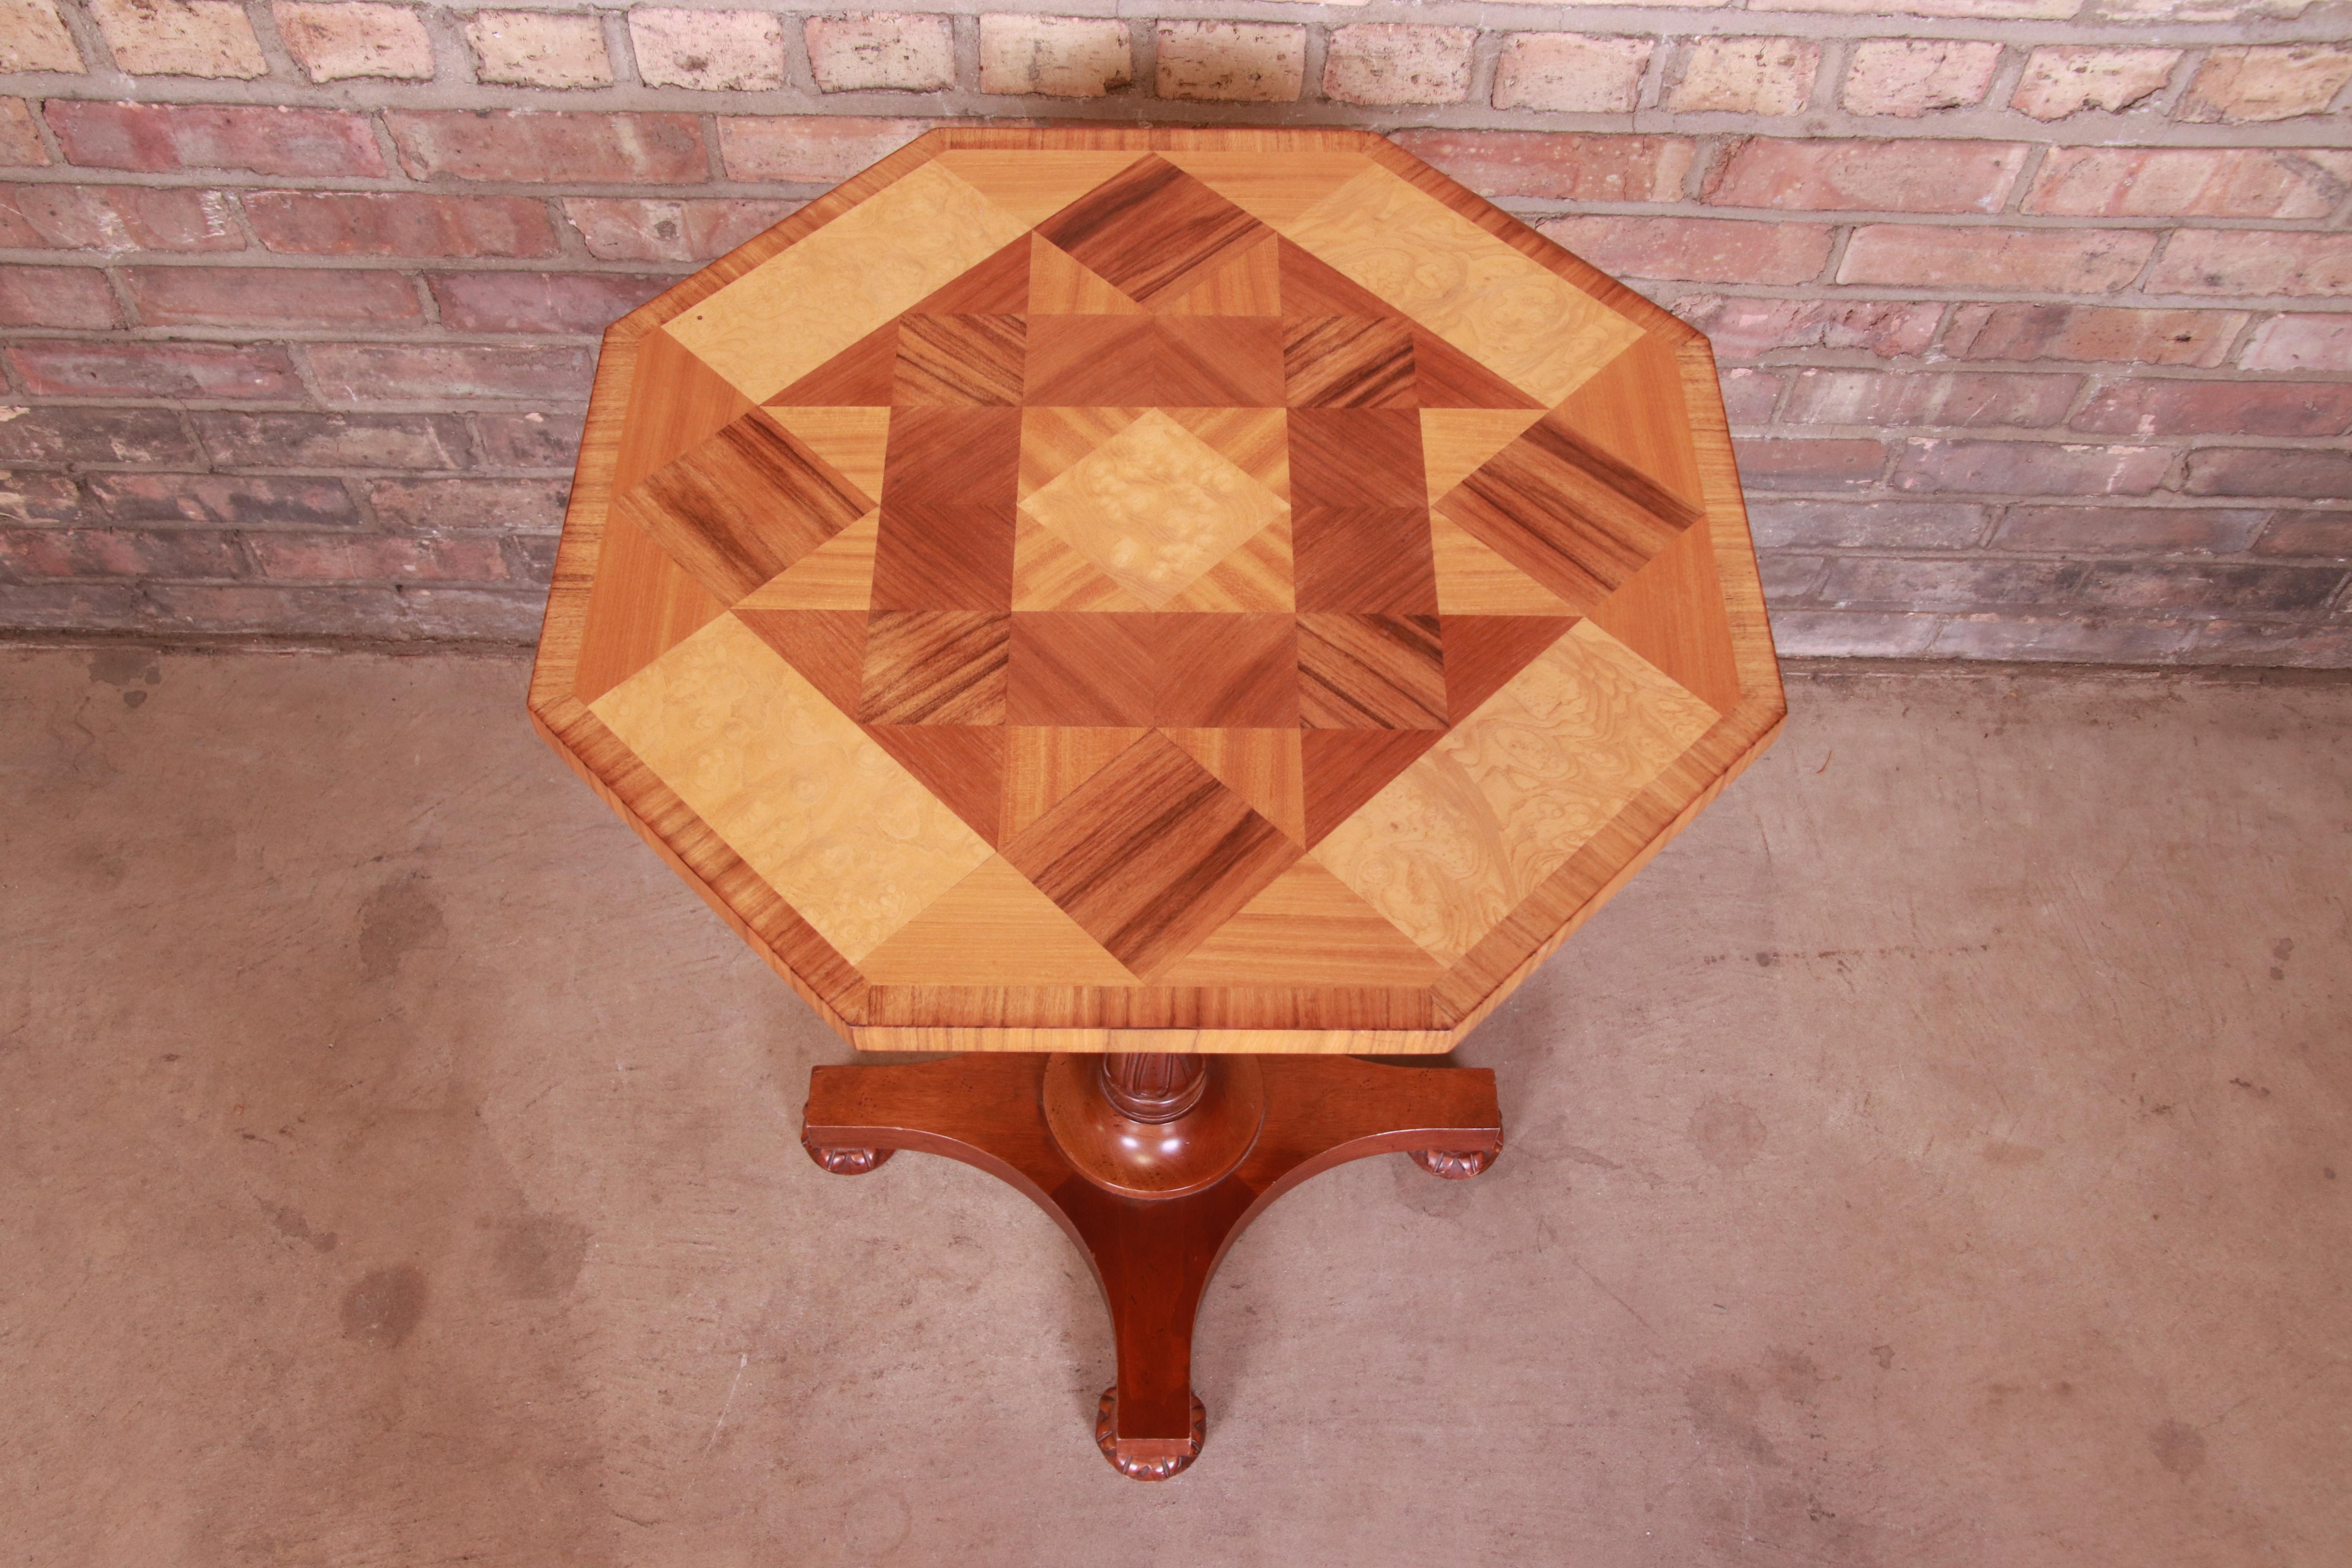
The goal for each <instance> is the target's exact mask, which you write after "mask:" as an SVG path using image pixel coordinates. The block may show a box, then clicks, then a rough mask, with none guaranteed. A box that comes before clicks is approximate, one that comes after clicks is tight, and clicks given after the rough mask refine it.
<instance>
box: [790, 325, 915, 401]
mask: <svg viewBox="0 0 2352 1568" xmlns="http://www.w3.org/2000/svg"><path fill="white" fill-rule="evenodd" d="M897 381H898V322H897V321H895V320H894V321H891V322H890V324H889V325H887V326H885V327H877V328H876V329H875V330H874V331H870V332H868V333H866V335H865V336H864V337H862V338H860V339H858V340H857V341H856V342H854V343H852V344H850V345H849V346H848V347H847V348H845V349H844V350H842V351H841V352H840V353H837V354H835V355H834V356H833V357H832V358H831V359H829V360H827V361H825V362H824V363H823V364H821V365H819V366H817V367H816V368H815V369H814V370H813V371H811V372H809V373H808V374H806V375H804V376H803V377H801V378H800V379H799V380H798V381H796V382H794V383H793V384H791V385H790V386H788V387H786V388H784V389H783V391H782V392H779V393H778V394H776V395H774V396H773V397H771V398H769V399H768V403H769V405H770V406H773V405H777V404H780V403H782V404H797V405H804V406H814V407H820V408H846V407H852V406H859V407H868V408H870V407H875V406H877V405H879V406H883V407H887V406H888V405H889V402H890V392H891V389H892V387H893V386H894V385H895V384H897Z"/></svg>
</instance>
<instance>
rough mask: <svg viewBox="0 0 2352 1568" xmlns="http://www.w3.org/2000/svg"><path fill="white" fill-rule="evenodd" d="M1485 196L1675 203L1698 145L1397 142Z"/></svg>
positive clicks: (1534, 139)
mask: <svg viewBox="0 0 2352 1568" xmlns="http://www.w3.org/2000/svg"><path fill="white" fill-rule="evenodd" d="M1393 140H1394V141H1395V142H1396V143H1397V145H1398V146H1400V147H1402V148H1403V149H1404V150H1405V151H1406V152H1408V153H1412V155H1413V156H1414V157H1416V158H1419V159H1421V160H1423V162H1424V163H1431V164H1433V165H1435V166H1436V167H1437V168H1439V169H1441V170H1443V171H1444V172H1445V173H1446V174H1451V175H1452V176H1453V177H1454V178H1455V179H1457V180H1459V181H1461V182H1462V183H1463V184H1465V185H1467V186H1469V187H1470V188H1471V189H1472V190H1474V191H1476V192H1477V193H1478V194H1479V195H1486V196H1541V197H1546V198H1549V199H1553V200H1559V201H1582V202H1675V201H1680V200H1681V199H1682V195H1683V176H1684V175H1685V174H1688V173H1689V172H1690V167H1691V159H1692V157H1693V154H1694V150H1695V149H1696V146H1697V143H1696V142H1692V141H1691V140H1689V139H1688V138H1687V137H1682V136H1592V135H1581V134H1579V133H1577V132H1542V131H1403V132H1398V133H1397V135H1396V136H1395V137H1394V138H1393Z"/></svg>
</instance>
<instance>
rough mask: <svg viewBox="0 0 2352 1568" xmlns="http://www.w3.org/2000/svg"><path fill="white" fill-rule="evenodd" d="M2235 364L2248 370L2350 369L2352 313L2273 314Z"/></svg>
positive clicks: (2351, 368) (2259, 328)
mask: <svg viewBox="0 0 2352 1568" xmlns="http://www.w3.org/2000/svg"><path fill="white" fill-rule="evenodd" d="M2238 363H2240V364H2242V365H2243V366H2245V367H2246V368H2247V369H2248V370H2352V315H2347V316H2273V317H2272V318H2271V319H2270V320H2269V321H2264V322H2263V324H2262V325H2261V326H2259V327H2257V328H2255V329H2254V335H2253V336H2252V337H2251V338H2249V339H2247V340H2246V346H2245V349H2244V351H2243V352H2242V353H2240V354H2239V355H2238Z"/></svg>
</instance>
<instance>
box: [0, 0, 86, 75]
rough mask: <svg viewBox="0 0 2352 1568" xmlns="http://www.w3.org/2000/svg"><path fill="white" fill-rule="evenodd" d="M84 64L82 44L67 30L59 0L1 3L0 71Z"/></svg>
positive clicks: (72, 67)
mask: <svg viewBox="0 0 2352 1568" xmlns="http://www.w3.org/2000/svg"><path fill="white" fill-rule="evenodd" d="M81 68H82V60H81V46H80V45H79V44H77V43H75V42H74V41H73V35H72V34H71V33H68V31H66V24H65V19H64V18H63V17H61V16H58V8H57V5H56V4H55V0H5V4H0V72H15V71H78V70H79V69H81Z"/></svg>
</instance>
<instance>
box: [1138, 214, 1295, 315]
mask: <svg viewBox="0 0 2352 1568" xmlns="http://www.w3.org/2000/svg"><path fill="white" fill-rule="evenodd" d="M1281 246H1282V242H1281V241H1280V240H1279V239H1276V237H1274V236H1273V235H1270V234H1269V235H1267V236H1266V237H1265V238H1264V239H1263V240H1260V241H1259V242H1258V243H1257V244H1255V245H1253V246H1251V247H1249V248H1248V249H1247V250H1244V251H1243V252H1242V253H1241V254H1240V255H1239V256H1236V257H1234V258H1233V259H1232V260H1231V261H1228V262H1226V263H1225V264H1224V265H1223V266H1222V267H1219V268H1216V269H1215V270H1214V271H1213V272H1211V273H1209V274H1208V275H1207V276H1206V277H1204V278H1202V279H1201V280H1200V281H1199V282H1197V283H1195V284H1193V285H1192V287H1190V288H1188V289H1185V290H1184V291H1183V293H1181V295H1178V296H1176V297H1175V298H1173V299H1171V298H1169V297H1168V296H1167V295H1165V294H1163V295H1161V296H1160V297H1159V298H1158V299H1155V300H1152V301H1151V310H1152V312H1153V314H1155V315H1162V316H1278V315H1280V314H1281V313H1282V295H1281V281H1280V279H1281V259H1280V258H1281Z"/></svg>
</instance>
